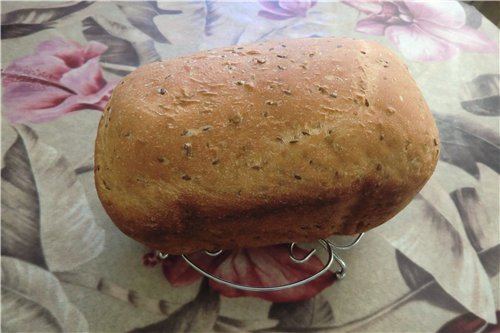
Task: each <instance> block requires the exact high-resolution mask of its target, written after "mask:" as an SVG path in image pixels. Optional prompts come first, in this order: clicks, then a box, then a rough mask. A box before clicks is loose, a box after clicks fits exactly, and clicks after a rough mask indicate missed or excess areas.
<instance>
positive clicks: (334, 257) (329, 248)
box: [157, 233, 364, 292]
mask: <svg viewBox="0 0 500 333" xmlns="http://www.w3.org/2000/svg"><path fill="white" fill-rule="evenodd" d="M363 235H364V233H361V234H359V235H358V236H357V237H356V239H355V240H354V241H353V242H352V243H350V244H348V245H336V244H334V243H333V242H331V241H329V240H324V239H320V240H319V241H318V242H319V244H320V245H321V246H322V247H323V248H324V249H325V250H326V252H327V253H328V259H327V261H326V264H325V266H324V267H323V268H322V269H321V270H319V271H318V272H316V273H315V274H313V275H311V276H309V277H307V278H305V279H302V280H299V281H295V282H292V283H288V284H284V285H279V286H269V287H256V286H247V285H241V284H238V283H235V282H231V281H228V280H225V279H223V278H220V277H218V276H215V275H213V274H211V273H209V272H207V271H205V270H204V269H203V268H200V267H199V266H198V265H196V264H195V263H194V262H193V261H191V259H189V257H188V256H187V255H184V254H181V257H182V258H183V259H184V260H185V261H186V263H188V264H189V266H191V267H192V268H193V269H194V270H195V271H197V272H198V273H200V274H202V275H204V276H206V277H207V278H209V279H211V280H213V281H215V282H217V283H220V284H223V285H226V286H228V287H232V288H235V289H240V290H245V291H255V292H269V291H279V290H285V289H289V288H293V287H298V286H301V285H303V284H306V283H308V282H310V281H312V280H314V279H316V278H318V277H319V276H321V275H323V274H324V273H326V272H327V271H328V270H329V269H330V267H331V266H332V264H333V262H336V263H337V264H338V266H339V269H338V270H337V271H335V275H336V277H337V279H343V278H344V277H345V275H346V263H345V262H344V260H342V258H341V257H340V256H339V255H338V254H337V253H335V251H334V249H337V250H348V249H351V248H352V247H354V246H355V245H356V244H358V243H359V241H360V240H361V238H362V237H363ZM295 246H296V243H291V244H290V247H289V248H288V252H289V257H290V259H291V260H292V261H293V262H295V263H298V264H303V263H305V262H306V261H308V260H309V259H310V258H311V257H312V256H313V255H314V254H315V253H316V252H317V251H316V249H312V250H311V251H309V252H308V253H307V254H306V255H305V256H304V257H303V258H297V257H296V255H295V254H294V249H295ZM222 252H223V251H222V250H219V251H205V253H206V254H207V255H209V256H212V257H216V256H218V255H220V254H221V253H222ZM157 254H158V257H159V258H160V259H166V258H168V256H169V255H168V253H163V252H160V251H157Z"/></svg>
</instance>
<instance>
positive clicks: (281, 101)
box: [95, 38, 439, 254]
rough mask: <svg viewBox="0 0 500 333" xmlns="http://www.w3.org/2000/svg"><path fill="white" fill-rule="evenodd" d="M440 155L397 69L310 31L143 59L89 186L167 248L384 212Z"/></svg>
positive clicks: (430, 124) (385, 59) (320, 228)
mask: <svg viewBox="0 0 500 333" xmlns="http://www.w3.org/2000/svg"><path fill="white" fill-rule="evenodd" d="M438 155H439V138H438V131H437V128H436V125H435V122H434V120H433V118H432V115H431V113H430V112H429V109H428V106H427V105H426V102H425V101H424V98H423V97H422V94H421V92H420V91H419V89H418V87H417V85H416V83H415V81H414V80H413V79H412V77H411V75H410V73H409V71H408V69H407V68H406V66H405V65H404V64H403V63H402V62H401V61H400V60H399V59H398V58H397V56H395V55H394V54H393V53H392V52H390V51H389V50H388V49H386V48H384V47H382V46H380V45H378V44H375V43H373V42H367V41H362V40H353V39H338V38H309V39H291V40H279V41H269V42H265V43H259V44H251V45H244V46H234V47H229V48H225V49H217V50H209V51H203V52H199V53H196V54H193V55H191V56H186V57H179V58H175V59H170V60H165V61H161V62H155V63H151V64H148V65H145V66H142V67H140V68H138V69H137V70H135V71H134V72H132V73H131V74H129V75H127V76H126V77H125V78H123V80H122V81H121V82H120V83H119V84H118V85H117V87H116V88H115V89H114V91H113V94H112V97H111V99H110V101H109V103H108V105H107V107H106V109H105V112H104V113H103V116H102V119H101V121H100V124H99V129H98V132H97V140H96V146H95V184H96V188H97V192H98V194H99V198H100V200H101V202H102V204H103V206H104V208H105V210H106V211H107V213H108V215H109V216H110V217H111V219H112V220H113V222H114V223H115V224H116V225H117V226H118V228H119V229H121V230H122V231H123V232H124V233H125V234H127V235H129V236H130V237H132V238H134V239H136V240H137V241H139V242H142V243H144V244H146V245H147V246H149V247H151V248H154V249H158V250H162V251H165V252H167V253H170V254H180V253H192V252H195V251H198V250H216V249H231V248H240V247H256V246H264V245H269V244H277V243H286V242H292V241H294V242H304V241H312V240H316V239H320V238H325V237H328V236H330V235H333V234H356V233H359V232H364V231H367V230H368V229H371V228H373V227H376V226H378V225H380V224H381V223H383V222H385V221H387V220H388V219H390V218H391V217H393V216H394V215H395V214H397V213H398V212H399V211H400V210H401V209H403V208H404V207H405V206H406V205H407V204H408V203H409V202H410V201H411V199H412V198H413V197H414V196H415V195H416V194H417V193H418V191H419V190H420V189H421V188H422V186H423V185H424V184H425V182H426V181H427V180H428V179H429V177H430V176H431V174H432V172H433V170H434V168H435V166H436V163H437V160H438Z"/></svg>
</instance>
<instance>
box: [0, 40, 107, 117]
mask: <svg viewBox="0 0 500 333" xmlns="http://www.w3.org/2000/svg"><path fill="white" fill-rule="evenodd" d="M106 49H107V47H106V46H105V45H104V44H101V43H98V42H94V41H91V42H90V43H88V44H87V45H86V46H81V45H79V44H77V43H75V42H68V41H65V40H63V39H53V40H48V41H44V42H42V43H41V44H39V45H38V47H37V48H36V49H35V52H34V54H33V55H30V56H26V57H21V58H18V59H16V60H15V61H14V62H13V63H12V64H10V65H9V66H8V67H7V68H6V69H5V70H4V71H2V84H3V104H4V106H5V109H6V110H7V113H6V116H7V118H8V119H9V120H10V121H12V122H16V123H24V122H43V121H49V120H53V119H55V118H57V117H60V116H61V115H63V114H66V113H68V112H72V111H77V110H82V109H93V110H99V111H102V110H103V108H104V106H105V104H106V102H107V101H108V99H109V96H110V93H111V90H112V89H113V87H114V86H115V84H116V83H115V82H106V80H105V79H104V78H103V76H102V71H101V68H100V66H99V57H100V55H101V54H102V53H103V52H104V51H106Z"/></svg>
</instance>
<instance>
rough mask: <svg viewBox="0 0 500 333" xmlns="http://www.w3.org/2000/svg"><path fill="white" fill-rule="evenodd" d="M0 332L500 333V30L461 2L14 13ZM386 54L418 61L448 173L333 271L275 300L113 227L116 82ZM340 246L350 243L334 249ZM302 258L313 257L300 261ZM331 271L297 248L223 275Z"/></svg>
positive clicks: (413, 64)
mask: <svg viewBox="0 0 500 333" xmlns="http://www.w3.org/2000/svg"><path fill="white" fill-rule="evenodd" d="M1 5H2V183H1V184H2V192H1V194H2V197H1V202H2V212H1V213H2V225H1V227H2V229H1V242H2V244H1V247H2V263H1V265H2V330H5V331H6V332H21V331H22V332H25V331H47V332H49V331H50V332H52V331H54V332H55V331H57V332H60V331H63V332H76V331H91V332H123V331H133V332H146V331H147V332H208V331H217V332H250V331H291V332H298V331H301V332H316V331H321V332H345V331H353V332H417V331H418V332H421V331H440V332H476V331H477V332H478V331H481V332H493V331H496V332H498V330H500V326H499V324H496V321H497V319H500V318H499V314H500V311H499V310H500V300H499V295H500V291H499V290H500V288H499V281H500V280H499V269H500V262H499V258H500V245H499V244H500V235H499V229H500V228H499V226H500V225H499V184H500V183H499V170H500V163H499V162H500V161H499V159H500V153H499V152H500V135H499V90H498V89H499V58H498V38H499V30H498V28H497V27H495V26H494V25H493V24H492V23H491V22H489V21H488V20H487V19H485V18H484V17H482V16H481V14H480V13H478V12H477V11H476V10H475V9H473V8H472V7H470V6H469V5H467V4H464V3H459V2H453V1H446V2H440V1H432V2H430V1H429V2H411V1H375V2H360V1H343V2H332V1H315V0H310V1H308V0H296V1H284V0H281V1H248V2H241V1H213V0H206V1H196V2H188V1H184V2H172V1H168V2H154V1H149V2H106V1H96V2H91V1H82V2H43V1H37V2H24V1H22V2H18V1H12V2H9V1H2V3H1ZM332 35H333V36H348V37H353V38H363V39H370V40H374V41H377V42H379V43H382V44H384V45H386V46H388V47H389V48H391V49H393V50H394V51H395V52H396V53H398V54H399V55H400V56H401V57H402V59H403V60H404V61H405V63H406V64H407V65H408V67H409V69H410V71H411V72H412V74H413V76H414V78H415V80H416V81H417V83H418V85H419V86H420V88H421V89H422V91H423V94H424V96H425V98H426V100H427V102H428V104H429V106H430V108H431V109H432V112H433V114H434V116H435V119H436V121H437V123H438V126H439V129H440V135H441V141H442V150H441V157H440V162H439V164H438V167H437V170H436V172H435V174H434V176H433V177H432V179H431V180H430V182H429V183H428V184H427V185H426V186H425V188H424V189H423V190H422V191H421V193H420V194H419V195H418V196H417V197H416V198H415V199H414V200H413V202H412V203H411V204H410V205H409V206H408V207H407V208H406V209H404V211H403V212H401V213H400V214H399V215H398V216H396V217H395V218H394V219H393V220H392V221H390V222H388V223H386V224H385V225H383V226H381V227H379V228H376V229H374V230H372V231H370V232H369V233H368V234H367V235H366V237H365V238H364V239H363V240H362V241H361V242H360V244H358V245H357V246H356V247H355V248H353V249H352V250H350V251H348V252H345V253H343V254H342V255H343V257H344V259H345V260H346V261H347V263H348V271H347V276H346V278H345V279H343V280H337V279H336V278H335V275H334V274H333V273H329V274H326V275H324V276H323V277H322V278H321V279H319V280H316V281H314V282H311V283H309V284H306V285H305V286H302V287H299V288H296V289H292V290H289V291H285V292H277V293H265V294H260V293H248V292H245V293H243V292H239V291H236V290H234V289H231V288H227V287H222V286H221V285H218V284H217V283H214V282H209V281H207V280H206V279H204V278H202V277H201V276H200V275H199V274H197V273H195V272H194V271H193V270H192V269H190V268H189V267H188V266H187V265H186V264H185V263H184V262H183V261H182V260H181V259H180V258H179V257H171V258H168V259H166V260H163V261H161V260H160V259H159V258H158V257H157V256H156V255H155V253H154V252H152V251H151V249H147V248H145V247H143V246H142V245H140V244H138V243H136V242H134V241H132V240H131V239H129V238H127V237H126V236H124V235H123V234H122V233H121V232H119V231H118V229H117V228H116V227H115V226H114V225H113V224H112V223H111V221H110V220H109V218H108V217H107V215H106V214H105V212H104V210H103V208H102V206H101V205H100V202H99V200H98V198H97V195H96V191H95V188H94V183H93V172H92V170H93V164H92V158H93V144H94V138H95V135H96V128H97V124H98V121H99V118H100V116H101V111H102V109H103V107H104V105H105V103H106V101H107V100H108V98H109V95H110V92H111V90H112V89H113V87H114V85H115V84H116V83H117V81H118V80H119V79H120V78H121V77H122V76H124V75H126V74H127V73H129V72H130V71H132V70H133V69H134V68H136V67H137V66H140V65H141V64H145V63H149V62H152V61H157V60H159V59H162V58H172V57H176V56H180V55H186V54H190V53H193V52H196V51H198V50H202V49H208V48H214V47H223V46H228V45H234V44H243V43H249V42H258V41H264V40H271V39H277V38H294V37H323V36H332ZM335 241H344V242H345V241H348V240H345V239H338V238H335ZM299 251H302V252H304V253H305V250H299ZM320 266H321V261H320V258H319V257H317V256H315V257H313V258H312V259H311V260H309V261H307V262H306V263H304V264H302V265H298V264H293V263H291V262H290V261H289V259H288V252H287V248H286V247H285V246H272V247H267V248H264V249H241V250H238V251H232V252H226V253H225V254H224V255H223V256H222V257H219V258H217V259H216V260H215V261H212V262H211V265H210V270H211V272H213V273H215V274H219V275H221V276H223V277H225V278H228V279H232V280H236V281H238V282H241V283H248V284H259V283H263V284H265V283H280V282H281V283H282V282H287V281H288V282H289V281H291V280H294V279H299V278H302V277H304V276H306V275H307V274H310V273H311V272H313V271H314V270H317V269H318V268H319V267H320Z"/></svg>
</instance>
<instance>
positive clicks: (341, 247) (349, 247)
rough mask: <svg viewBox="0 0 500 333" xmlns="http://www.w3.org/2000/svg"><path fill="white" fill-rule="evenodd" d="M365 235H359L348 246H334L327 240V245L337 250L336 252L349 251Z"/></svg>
mask: <svg viewBox="0 0 500 333" xmlns="http://www.w3.org/2000/svg"><path fill="white" fill-rule="evenodd" d="M364 235H365V233H364V232H362V233H360V234H359V235H358V236H357V237H356V239H354V241H352V243H350V244H347V245H336V244H334V243H333V242H332V241H330V240H327V242H328V243H330V245H331V246H332V247H333V248H334V249H337V250H349V249H351V248H353V247H354V246H355V245H356V244H358V243H359V241H360V240H361V238H363V236H364Z"/></svg>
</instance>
